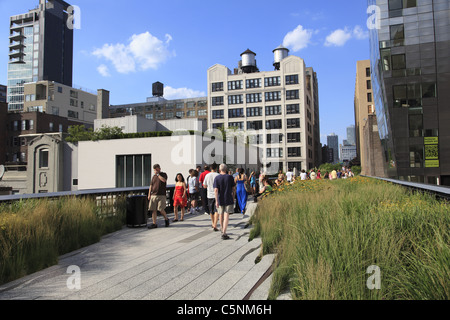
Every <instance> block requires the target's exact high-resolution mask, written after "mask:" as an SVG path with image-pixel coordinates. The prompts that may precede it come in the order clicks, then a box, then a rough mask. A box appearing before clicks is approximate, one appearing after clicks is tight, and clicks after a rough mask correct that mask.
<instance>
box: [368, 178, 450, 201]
mask: <svg viewBox="0 0 450 320" xmlns="http://www.w3.org/2000/svg"><path fill="white" fill-rule="evenodd" d="M361 176H362V177H366V178H371V179H377V180H381V181H386V182H391V183H394V184H397V185H401V186H404V187H407V188H410V189H414V190H418V191H421V192H426V193H430V194H433V195H435V196H436V197H438V198H443V199H447V200H450V187H446V186H436V185H430V184H425V183H419V182H409V181H401V180H396V179H389V178H380V177H372V176H365V175H361Z"/></svg>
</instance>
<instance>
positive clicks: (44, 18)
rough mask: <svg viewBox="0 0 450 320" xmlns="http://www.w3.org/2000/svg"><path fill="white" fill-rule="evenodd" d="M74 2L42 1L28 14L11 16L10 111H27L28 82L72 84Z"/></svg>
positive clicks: (59, 0) (8, 99)
mask: <svg viewBox="0 0 450 320" xmlns="http://www.w3.org/2000/svg"><path fill="white" fill-rule="evenodd" d="M69 7H70V5H69V4H68V3H66V2H65V1H62V0H40V2H39V6H38V7H37V8H35V9H33V10H30V11H29V12H28V13H24V14H20V15H16V16H12V17H11V18H10V34H9V63H8V94H7V95H8V98H7V101H8V103H9V105H8V111H9V112H22V111H27V110H24V99H25V97H24V84H25V83H29V82H37V81H41V80H49V81H55V82H58V83H61V84H64V85H67V86H70V87H71V86H72V63H73V29H72V28H71V27H70V26H71V22H69V17H70V13H69V12H68V9H69Z"/></svg>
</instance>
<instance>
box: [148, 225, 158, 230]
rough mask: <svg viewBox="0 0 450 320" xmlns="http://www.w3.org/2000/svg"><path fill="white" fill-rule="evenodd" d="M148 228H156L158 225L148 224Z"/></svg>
mask: <svg viewBox="0 0 450 320" xmlns="http://www.w3.org/2000/svg"><path fill="white" fill-rule="evenodd" d="M148 228H149V229H156V228H158V226H157V225H156V224H151V225H150V226H148Z"/></svg>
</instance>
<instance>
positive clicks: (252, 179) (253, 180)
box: [249, 171, 256, 196]
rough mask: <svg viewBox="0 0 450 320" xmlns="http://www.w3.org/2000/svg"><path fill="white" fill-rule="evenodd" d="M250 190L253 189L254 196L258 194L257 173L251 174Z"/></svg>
mask: <svg viewBox="0 0 450 320" xmlns="http://www.w3.org/2000/svg"><path fill="white" fill-rule="evenodd" d="M249 180H250V188H251V189H252V196H255V194H256V174H255V171H252V173H251V174H250V179H249Z"/></svg>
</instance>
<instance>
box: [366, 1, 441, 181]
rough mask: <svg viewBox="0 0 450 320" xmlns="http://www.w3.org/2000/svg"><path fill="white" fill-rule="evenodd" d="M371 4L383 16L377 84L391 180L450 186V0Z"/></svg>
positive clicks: (375, 40)
mask: <svg viewBox="0 0 450 320" xmlns="http://www.w3.org/2000/svg"><path fill="white" fill-rule="evenodd" d="M368 4H369V6H376V8H377V10H376V11H375V10H374V11H373V13H372V15H371V18H373V17H375V14H376V15H377V17H379V25H378V27H377V28H373V29H371V32H370V44H371V65H372V84H373V91H374V97H373V99H374V102H375V106H376V109H377V118H378V125H379V128H378V129H379V133H380V138H381V141H382V146H383V149H384V160H385V166H386V168H387V173H388V176H389V177H391V178H396V179H401V180H407V181H415V182H424V183H430V184H436V183H439V184H441V185H450V161H449V160H450V126H449V125H448V124H449V121H450V0H369V1H368ZM372 8H375V7H372Z"/></svg>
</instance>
